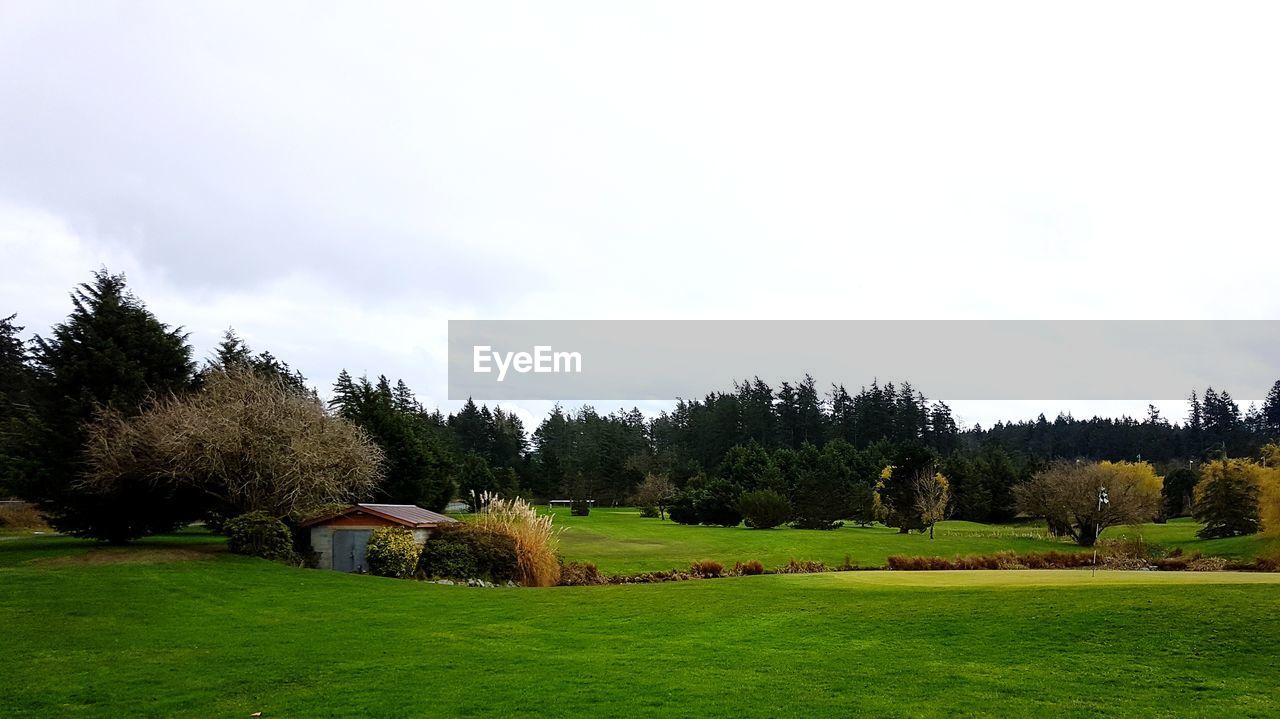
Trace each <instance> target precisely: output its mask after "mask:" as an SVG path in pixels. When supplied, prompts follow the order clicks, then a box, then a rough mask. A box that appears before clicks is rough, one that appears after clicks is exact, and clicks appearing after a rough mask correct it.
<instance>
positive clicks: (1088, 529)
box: [1075, 524, 1098, 547]
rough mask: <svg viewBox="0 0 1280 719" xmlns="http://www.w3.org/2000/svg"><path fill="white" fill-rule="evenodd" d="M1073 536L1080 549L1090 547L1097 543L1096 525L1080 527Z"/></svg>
mask: <svg viewBox="0 0 1280 719" xmlns="http://www.w3.org/2000/svg"><path fill="white" fill-rule="evenodd" d="M1075 534H1076V544H1079V545H1080V546H1082V547H1092V546H1093V545H1094V544H1097V542H1098V525H1096V524H1087V525H1081V527H1080V529H1079V530H1077V531H1076V533H1075Z"/></svg>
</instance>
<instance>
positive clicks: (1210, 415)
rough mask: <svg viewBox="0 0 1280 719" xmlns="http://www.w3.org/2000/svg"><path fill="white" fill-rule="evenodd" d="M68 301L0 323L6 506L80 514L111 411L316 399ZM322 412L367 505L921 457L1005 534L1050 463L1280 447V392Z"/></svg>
mask: <svg viewBox="0 0 1280 719" xmlns="http://www.w3.org/2000/svg"><path fill="white" fill-rule="evenodd" d="M72 299H73V305H74V307H73V311H72V313H71V314H70V316H69V317H68V318H67V320H66V321H65V322H63V323H60V324H59V325H57V326H55V327H54V328H52V331H51V332H50V334H49V335H48V336H47V337H39V336H37V337H35V338H34V339H32V340H26V339H24V338H22V337H21V336H20V334H21V332H22V331H23V328H22V327H20V326H18V325H17V324H16V318H15V317H13V316H10V317H9V318H7V319H4V320H3V321H0V495H10V494H12V495H19V496H23V497H27V498H31V499H35V500H38V501H41V502H42V503H45V504H46V505H48V506H59V507H61V508H62V509H63V510H64V511H70V510H69V508H70V507H71V506H72V505H73V504H74V503H75V502H76V501H77V497H78V496H79V495H78V494H77V491H76V486H77V484H76V483H77V477H78V475H79V474H80V473H81V472H82V471H83V463H82V457H83V450H84V442H85V441H86V435H85V433H84V427H85V425H86V424H87V423H89V422H92V421H93V419H94V418H95V416H97V415H98V413H99V412H100V410H102V409H103V408H106V407H110V408H112V409H114V410H115V411H117V412H120V413H122V414H123V415H125V416H129V415H133V414H136V413H138V412H139V411H141V408H142V407H144V406H145V405H146V403H147V402H148V401H149V399H150V398H153V397H155V396H156V395H157V394H181V393H184V392H192V391H198V390H199V388H200V386H201V382H202V378H203V377H205V376H207V373H208V372H212V371H218V370H219V369H222V368H227V367H233V366H235V367H249V368H251V369H252V370H253V371H255V372H258V373H261V374H265V375H270V376H273V377H278V378H279V379H280V380H281V382H282V383H283V384H285V385H286V386H288V387H290V388H292V391H296V392H298V393H302V394H307V395H309V396H311V397H313V398H315V397H317V395H318V393H317V392H316V390H315V389H314V386H313V385H312V384H311V382H310V381H309V380H308V379H307V378H306V377H304V376H303V375H302V374H301V373H300V372H299V371H297V370H296V369H294V368H292V367H290V366H289V365H288V364H287V363H285V362H284V361H282V360H280V359H277V358H276V357H275V356H273V355H271V354H270V353H269V352H265V351H263V352H258V353H256V354H255V353H253V352H252V351H251V350H250V349H249V348H248V347H247V346H246V345H245V343H244V342H243V341H241V340H240V339H239V338H238V337H237V336H236V335H235V333H234V332H232V331H228V333H227V335H226V337H225V338H224V340H223V342H222V343H221V344H220V345H219V347H218V348H217V350H216V353H215V355H214V356H212V357H210V358H208V359H207V360H205V362H203V363H197V362H195V361H194V360H193V357H192V355H193V350H192V348H191V346H190V344H189V343H188V341H187V336H186V334H185V333H183V332H182V331H181V330H180V329H174V328H173V327H172V326H171V325H167V324H164V323H162V322H160V321H159V320H158V319H157V318H155V317H154V316H153V315H152V314H151V313H150V311H149V310H147V309H146V308H145V305H143V303H142V302H141V301H140V300H138V299H137V298H136V297H134V296H133V295H132V294H131V293H130V292H129V291H128V290H127V288H126V286H125V280H124V277H123V276H121V275H112V274H110V273H108V272H106V271H105V270H104V271H102V272H99V273H95V275H94V279H93V281H91V282H89V283H86V284H85V285H83V286H81V287H79V288H76V289H75V291H74V293H73V296H72ZM330 396H331V399H330V400H329V401H328V402H327V411H328V412H329V413H330V414H332V415H336V416H339V417H342V418H344V419H346V420H349V421H350V422H352V423H354V424H355V425H357V426H359V427H360V428H361V429H363V430H364V432H365V433H367V435H368V436H369V437H370V438H371V439H373V440H374V441H375V442H376V443H377V444H378V445H379V446H380V447H381V448H382V450H383V451H384V453H385V462H384V464H383V466H382V474H383V477H384V479H383V480H382V482H381V483H380V484H379V489H378V490H377V493H376V497H370V499H375V498H376V499H380V500H383V501H391V502H406V503H416V504H421V505H423V506H426V507H430V508H433V509H441V508H443V507H444V506H445V505H446V504H447V503H448V502H449V501H450V500H451V499H454V498H462V499H464V500H467V501H470V500H472V499H473V498H474V497H477V496H479V495H480V494H482V493H484V492H486V491H487V492H496V493H499V494H517V493H518V494H522V495H525V496H528V497H530V498H534V499H547V498H564V499H576V498H591V499H594V500H596V501H597V502H598V503H600V504H608V503H618V504H621V503H625V502H628V501H629V500H631V498H632V497H633V494H634V492H635V490H636V488H637V487H638V486H639V485H640V483H641V482H642V481H643V480H644V478H645V477H646V476H649V475H657V476H664V477H666V478H668V479H669V480H670V481H671V483H672V484H673V485H674V486H675V488H676V489H684V488H686V487H689V486H692V487H695V488H700V487H704V486H707V485H708V484H710V483H712V482H715V481H721V480H724V481H730V482H733V483H735V484H736V485H737V486H739V487H740V488H742V489H750V488H751V486H753V485H758V486H773V485H775V484H776V485H778V486H781V487H784V488H791V491H794V489H795V487H797V486H801V485H805V483H807V482H813V481H817V480H815V479H814V477H813V475H815V474H826V473H829V472H832V471H834V472H837V473H841V474H842V475H847V478H848V481H849V482H852V483H856V484H857V485H858V486H859V487H863V488H865V487H869V486H871V485H874V484H875V482H876V481H877V480H878V473H879V472H880V471H881V470H882V469H883V468H884V467H885V466H886V464H887V463H891V462H892V461H893V458H894V457H903V456H908V455H910V456H913V457H919V458H921V459H920V461H921V462H927V463H933V464H936V465H938V466H939V468H940V469H941V470H942V471H943V472H944V473H945V474H946V476H947V477H948V479H949V480H950V483H951V506H952V513H953V516H958V517H961V518H968V519H976V520H993V519H994V520H998V519H1007V518H1009V517H1011V516H1013V512H1014V506H1013V499H1012V496H1013V495H1012V488H1013V487H1014V486H1015V485H1017V484H1018V483H1020V482H1023V481H1025V480H1027V479H1028V478H1029V477H1030V476H1031V475H1032V474H1034V473H1035V472H1036V471H1038V470H1039V469H1042V468H1043V467H1044V466H1046V465H1047V464H1048V463H1049V462H1050V461H1051V460H1053V459H1059V458H1067V459H1071V458H1081V459H1090V460H1137V459H1139V458H1140V459H1142V460H1145V461H1149V462H1151V463H1153V464H1154V465H1155V466H1156V468H1157V470H1159V471H1161V472H1162V473H1165V472H1171V471H1172V470H1173V469H1174V468H1178V467H1180V468H1183V469H1184V470H1185V469H1187V468H1188V467H1189V466H1190V467H1194V466H1195V465H1196V464H1198V463H1200V462H1203V461H1204V460H1205V459H1207V458H1215V457H1218V456H1221V455H1223V454H1228V455H1231V456H1248V455H1252V454H1254V453H1255V452H1256V451H1257V449H1258V448H1259V447H1260V446H1262V445H1263V444H1264V443H1265V442H1266V441H1267V440H1269V439H1274V438H1276V437H1278V436H1280V382H1277V383H1276V385H1275V386H1274V387H1273V388H1272V389H1271V391H1270V394H1269V395H1268V397H1267V398H1266V401H1265V402H1264V404H1263V405H1262V406H1260V407H1252V408H1250V409H1248V410H1247V411H1244V412H1242V411H1241V409H1240V407H1239V406H1238V405H1237V403H1236V402H1235V401H1234V400H1233V399H1232V398H1231V396H1230V395H1229V394H1228V393H1227V392H1225V391H1215V390H1213V389H1211V388H1207V389H1205V390H1204V392H1203V394H1202V395H1198V394H1196V393H1194V392H1193V393H1192V394H1191V396H1190V399H1189V403H1190V405H1189V406H1190V412H1189V419H1188V421H1186V422H1184V423H1171V422H1169V421H1167V420H1165V419H1164V418H1163V417H1161V416H1160V415H1159V413H1158V412H1157V411H1156V410H1155V408H1154V407H1152V408H1151V410H1150V412H1149V413H1148V415H1147V416H1146V417H1144V418H1141V419H1133V418H1128V417H1122V418H1118V419H1115V418H1092V419H1084V420H1080V419H1074V418H1071V417H1066V416H1059V417H1057V418H1055V419H1053V420H1048V419H1047V418H1045V417H1043V416H1041V417H1038V418H1036V419H1034V420H1028V421H1019V422H1010V423H997V424H996V425H994V426H992V427H990V428H982V427H972V428H966V429H963V430H962V429H961V428H959V427H957V425H956V422H955V420H954V419H953V417H952V413H951V409H950V408H949V407H948V406H947V405H946V403H944V402H941V401H930V400H929V399H927V398H926V397H925V396H924V395H923V394H922V393H921V392H920V391H918V390H917V389H916V388H915V387H913V386H912V385H911V384H910V383H908V382H900V383H897V384H894V383H884V384H880V383H879V382H876V381H872V382H871V383H870V384H868V385H866V386H862V387H860V388H859V389H858V390H857V391H855V392H850V391H849V390H847V389H846V387H845V386H843V385H833V386H831V387H829V388H819V387H818V386H817V385H816V383H815V381H814V379H813V378H812V377H810V376H807V375H806V376H805V377H803V378H801V379H800V380H799V381H796V382H782V383H780V384H778V385H777V386H776V387H775V386H771V385H769V384H767V383H765V382H764V381H762V380H760V379H759V378H755V379H751V380H748V381H741V382H737V383H734V384H733V385H732V389H731V390H730V391H725V392H712V393H710V394H707V395H706V396H705V397H703V398H701V399H687V400H680V401H678V402H677V403H676V406H675V408H674V409H672V410H671V411H669V412H663V413H661V414H659V415H658V416H656V417H652V418H646V417H645V416H644V415H643V414H642V413H641V412H640V411H638V410H636V409H632V410H630V411H620V412H613V413H610V414H600V413H598V412H597V411H596V410H594V409H593V408H592V407H589V406H584V407H581V408H578V409H575V410H571V411H570V410H566V409H564V408H561V407H559V406H557V407H556V408H555V409H554V410H553V411H551V412H550V413H549V414H548V416H546V417H545V418H543V419H542V420H541V422H540V423H539V424H538V426H537V427H533V428H526V427H525V426H523V424H522V423H521V421H520V419H519V417H518V416H516V415H515V414H513V413H510V412H506V411H503V410H502V409H500V408H496V407H495V408H490V407H487V406H484V405H477V404H476V403H475V402H472V401H468V402H467V403H466V404H465V405H464V406H463V407H462V409H460V410H459V411H457V412H455V413H451V414H445V413H442V412H440V411H439V410H438V409H435V408H427V407H424V406H422V404H421V403H420V402H419V401H418V400H417V399H416V397H415V396H414V393H413V391H412V390H411V389H410V388H409V387H408V386H407V385H406V384H405V383H404V382H403V381H397V382H394V383H393V382H391V381H390V380H389V379H388V378H386V377H381V376H380V377H377V378H375V379H369V378H367V377H361V378H354V377H352V376H351V375H349V374H348V373H347V372H345V371H344V372H342V373H341V375H340V376H339V377H338V378H337V380H336V382H335V383H334V385H333V387H332V392H331V395H330ZM530 429H531V431H530ZM812 450H818V451H817V452H816V453H815V452H814V451H812ZM832 468H834V469H832ZM1181 481H1182V483H1183V484H1185V482H1186V480H1185V479H1184V480H1181ZM1192 483H1194V482H1192ZM1168 484H1169V482H1166V485H1168ZM815 486H817V485H815ZM1179 486H1181V485H1179ZM815 491H818V490H815ZM1179 491H1181V490H1179ZM859 492H861V490H859ZM859 496H864V495H862V494H860V495H859ZM1181 509H1182V508H1181V507H1180V506H1177V507H1174V508H1173V511H1174V512H1177V511H1180V510H1181Z"/></svg>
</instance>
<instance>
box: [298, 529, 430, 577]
mask: <svg viewBox="0 0 1280 719" xmlns="http://www.w3.org/2000/svg"><path fill="white" fill-rule="evenodd" d="M387 526H395V525H393V524H392V523H390V522H386V521H382V520H379V523H376V524H375V523H373V522H366V523H363V524H353V523H351V522H342V523H336V522H335V523H325V524H318V525H315V526H313V527H312V528H311V551H313V552H315V553H316V568H317V569H333V533H334V531H336V530H339V529H378V528H379V527H387ZM409 531H410V532H412V533H413V541H415V542H417V543H418V545H419V546H421V545H422V544H423V543H425V542H426V541H427V538H428V537H430V536H431V529H430V528H421V529H411V530H409Z"/></svg>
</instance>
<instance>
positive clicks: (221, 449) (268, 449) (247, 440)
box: [84, 368, 383, 517]
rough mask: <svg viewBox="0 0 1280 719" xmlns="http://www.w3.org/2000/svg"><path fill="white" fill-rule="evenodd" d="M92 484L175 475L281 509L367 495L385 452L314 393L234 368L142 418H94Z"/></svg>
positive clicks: (263, 507) (259, 507) (187, 485)
mask: <svg viewBox="0 0 1280 719" xmlns="http://www.w3.org/2000/svg"><path fill="white" fill-rule="evenodd" d="M87 452H88V460H89V467H90V472H89V475H88V477H87V478H86V479H85V480H84V484H85V485H86V486H87V488H89V489H91V490H98V491H110V490H111V489H113V488H114V487H116V486H118V485H120V484H122V483H127V482H134V481H142V482H151V483H157V484H158V483H168V484H171V485H173V486H175V487H178V488H181V489H188V490H194V491H195V492H198V493H201V494H204V495H206V496H209V497H212V498H213V499H214V500H216V501H217V502H218V503H219V504H220V505H221V508H225V509H228V510H231V511H232V512H234V513H241V512H250V511H261V512H266V513H267V514H270V515H272V516H275V517H285V516H289V515H296V514H300V513H305V512H306V511H308V510H309V509H310V508H314V507H317V506H320V505H325V504H330V503H338V502H349V501H352V500H358V499H361V498H364V497H367V496H368V495H369V494H370V493H371V492H372V490H373V488H374V487H375V486H376V484H377V482H378V481H379V480H380V478H381V465H382V461H383V454H382V450H381V449H379V448H378V446H377V445H375V444H374V443H373V442H372V441H370V440H369V438H368V437H367V436H366V435H365V434H364V432H363V431H361V430H360V429H359V428H357V427H356V426H355V425H353V424H351V423H350V422H348V421H346V420H344V419H341V418H338V417H334V416H332V415H330V414H329V413H328V412H326V411H325V409H324V407H323V406H322V405H321V403H320V401H319V400H317V399H316V398H314V397H311V396H308V395H306V394H304V393H301V392H298V391H297V390H295V389H291V388H289V387H287V386H286V385H284V384H283V383H282V382H280V381H279V380H278V379H275V378H271V377H266V376H263V375H261V374H258V373H254V372H252V371H249V370H242V369H236V368H232V369H229V370H226V371H221V372H213V373H210V374H209V375H208V376H207V377H206V379H205V383H204V386H203V387H202V388H201V389H200V390H199V391H198V392H193V393H190V394H186V395H182V396H168V397H164V398H161V399H158V400H156V401H155V402H153V403H152V404H151V405H150V406H149V407H148V408H147V409H145V410H144V411H143V412H142V413H141V414H140V415H138V416H136V417H132V418H127V417H124V416H123V415H121V414H119V413H116V412H113V411H107V412H105V413H103V414H102V415H100V416H99V418H98V420H97V421H96V422H95V423H94V424H93V425H91V427H90V429H89V439H88V450H87Z"/></svg>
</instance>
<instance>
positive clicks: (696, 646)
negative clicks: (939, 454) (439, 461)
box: [0, 537, 1280, 717]
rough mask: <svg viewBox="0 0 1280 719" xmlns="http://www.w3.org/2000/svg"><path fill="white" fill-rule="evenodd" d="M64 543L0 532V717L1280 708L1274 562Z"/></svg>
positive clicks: (1125, 712) (1238, 712)
mask: <svg viewBox="0 0 1280 719" xmlns="http://www.w3.org/2000/svg"><path fill="white" fill-rule="evenodd" d="M58 541H60V540H47V539H46V540H22V541H21V542H7V543H5V544H4V546H0V555H3V556H4V558H5V562H4V563H5V565H6V566H5V567H4V568H0V626H2V627H4V641H3V642H0V662H2V663H3V666H4V667H5V674H6V677H5V681H3V682H0V708H2V709H3V710H4V714H5V715H6V716H31V717H50V716H77V717H114V716H125V715H128V716H144V717H146V716H201V717H218V716H227V717H244V716H248V715H249V714H250V713H252V712H255V711H262V712H264V717H281V716H306V717H349V716H370V717H383V716H385V717H392V716H396V717H398V716H510V715H513V714H529V713H534V712H536V713H538V714H541V715H547V716H565V717H570V716H609V715H621V716H654V717H658V716H663V717H669V716H695V715H701V716H725V717H766V716H782V715H786V716H838V715H849V714H858V715H868V716H880V717H897V716H935V715H936V716H941V715H949V716H956V715H977V714H981V715H1003V716H1010V717H1025V716H1030V715H1035V714H1050V713H1052V714H1053V715H1061V716H1126V717H1142V716H1167V715H1170V714H1173V713H1177V714H1179V715H1205V716H1228V715H1230V716H1280V696H1278V694H1277V691H1276V690H1277V686H1278V684H1280V683H1278V681H1277V679H1276V676H1275V673H1274V667H1275V666H1276V664H1277V662H1278V661H1280V624H1277V623H1276V622H1275V621H1274V616H1275V611H1276V608H1277V604H1278V601H1277V598H1278V597H1280V586H1277V585H1276V584H1274V582H1276V581H1280V575H1260V574H1253V575H1231V574H1215V575H1203V574H1201V575H1191V574H1153V573H1133V574H1129V573H1106V572H1100V573H1098V574H1097V576H1096V577H1095V576H1092V575H1091V574H1090V573H1089V572H1003V573H981V572H979V573H938V574H933V573H842V574H825V575H804V576H766V577H746V578H741V579H724V580H714V581H705V582H683V583H672V584H661V585H649V586H623V587H584V588H555V589H546V590H521V589H515V590H479V589H466V588H461V587H443V586H438V585H430V584H421V583H417V582H408V581H398V580H386V579H378V578H373V577H361V576H352V575H342V574H337V573H332V572H317V571H307V570H299V569H291V568H288V567H284V566H281V565H276V564H271V563H267V562H263V561H258V560H250V559H244V558H238V557H231V556H226V555H216V554H215V555H210V554H208V553H207V552H205V554H204V556H208V557H210V558H205V559H190V560H188V561H181V562H171V561H164V559H165V558H166V557H168V556H169V555H170V554H173V553H177V554H179V555H181V554H182V553H183V552H189V551H190V550H191V549H192V547H193V545H196V548H197V549H200V550H201V551H203V550H204V549H207V548H205V547H200V546H199V545H200V544H201V539H200V538H198V537H197V538H192V537H184V538H182V539H181V541H180V542H177V543H171V542H169V541H167V540H157V541H153V542H149V543H147V544H145V545H143V546H142V547H141V548H140V549H136V550H120V551H118V552H117V553H116V554H114V555H111V554H110V553H108V555H107V556H98V555H99V553H98V551H97V550H89V551H84V550H83V549H82V548H81V549H79V550H78V551H79V552H80V554H79V555H78V556H72V557H70V558H67V559H52V560H51V559H50V558H49V554H51V553H55V552H57V551H62V552H65V551H67V550H69V549H72V547H71V546H70V545H66V544H64V545H63V546H61V547H58V546H55V544H53V543H57V542H58ZM14 545H17V546H14ZM108 560H109V561H108ZM122 560H123V561H133V562H134V563H119V562H121V561H122ZM135 560H136V561H135ZM149 561H154V562H155V563H146V562H149ZM1236 582H1254V583H1236ZM1258 582H1273V583H1271V584H1263V583H1258ZM1192 583H1194V584H1192ZM1206 608H1212V611H1206Z"/></svg>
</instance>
